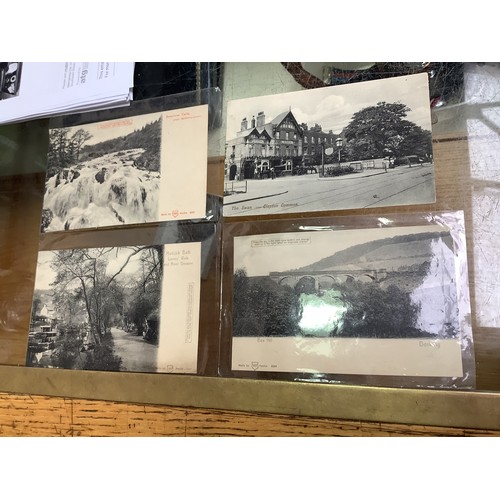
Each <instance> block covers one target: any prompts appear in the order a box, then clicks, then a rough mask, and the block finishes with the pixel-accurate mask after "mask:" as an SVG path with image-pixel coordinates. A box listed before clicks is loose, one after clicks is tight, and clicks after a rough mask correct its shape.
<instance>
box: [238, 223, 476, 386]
mask: <svg viewBox="0 0 500 500" xmlns="http://www.w3.org/2000/svg"><path fill="white" fill-rule="evenodd" d="M318 229H321V228H318ZM455 246H456V240H455V235H454V234H453V233H452V231H451V229H447V228H446V227H444V226H443V225H437V224H430V225H419V226H407V227H379V228H370V229H345V230H343V229H339V230H334V231H333V230H331V229H328V230H315V231H312V230H304V231H300V232H283V233H275V234H262V235H251V236H239V237H235V238H234V275H233V302H232V362H231V364H232V367H231V369H232V370H233V371H244V372H252V371H254V372H256V371H263V372H284V373H297V372H302V373H316V374H348V375H391V376H414V377H462V376H463V375H464V369H463V364H462V349H463V346H464V342H465V341H464V339H466V338H467V339H469V338H470V336H471V332H470V325H468V323H467V321H468V320H469V316H470V306H469V299H468V286H467V273H466V265H465V266H464V265H463V261H464V255H461V256H460V258H457V250H456V248H455ZM464 268H465V271H464ZM464 273H465V274H464Z"/></svg>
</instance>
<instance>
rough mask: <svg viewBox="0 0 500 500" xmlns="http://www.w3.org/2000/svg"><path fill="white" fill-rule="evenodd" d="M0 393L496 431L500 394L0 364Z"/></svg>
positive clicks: (499, 428)
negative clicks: (51, 368) (73, 369)
mask: <svg viewBox="0 0 500 500" xmlns="http://www.w3.org/2000/svg"><path fill="white" fill-rule="evenodd" d="M0 381H1V382H0V391H3V392H15V393H27V394H38V395H45V396H58V397H71V398H82V399H99V400H107V401H120V402H133V403H141V404H159V405H168V406H185V407H199V408H211V409H221V410H237V411H248V412H257V413H280V414H286V415H300V416H308V417H328V418H336V419H346V420H364V421H372V422H388V423H402V424H416V425H432V426H443V427H459V428H471V429H472V428H473V429H489V430H500V394H497V393H490V392H479V391H458V390H457V391H455V390H434V389H433V390H429V389H398V388H383V387H363V386H347V385H335V386H331V385H325V384H317V383H307V382H282V381H263V380H259V381H257V380H244V379H228V378H218V377H200V376H190V375H168V374H146V373H134V374H126V373H113V372H90V371H71V370H57V369H53V370H50V369H44V368H26V367H15V366H0Z"/></svg>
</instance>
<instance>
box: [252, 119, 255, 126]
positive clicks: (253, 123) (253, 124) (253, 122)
mask: <svg viewBox="0 0 500 500" xmlns="http://www.w3.org/2000/svg"><path fill="white" fill-rule="evenodd" d="M252 128H255V116H252Z"/></svg>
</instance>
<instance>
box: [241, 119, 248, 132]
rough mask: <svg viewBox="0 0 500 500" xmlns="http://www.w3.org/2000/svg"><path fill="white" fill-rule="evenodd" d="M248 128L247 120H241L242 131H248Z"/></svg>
mask: <svg viewBox="0 0 500 500" xmlns="http://www.w3.org/2000/svg"><path fill="white" fill-rule="evenodd" d="M247 127H248V124H247V119H246V117H245V118H243V120H241V131H243V130H246V129H247Z"/></svg>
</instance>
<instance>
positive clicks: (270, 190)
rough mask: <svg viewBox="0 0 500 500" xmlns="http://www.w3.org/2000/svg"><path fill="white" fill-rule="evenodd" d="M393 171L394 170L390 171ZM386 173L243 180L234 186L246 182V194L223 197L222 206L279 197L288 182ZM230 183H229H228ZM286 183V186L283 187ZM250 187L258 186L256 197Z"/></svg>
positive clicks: (361, 176) (349, 177) (381, 171)
mask: <svg viewBox="0 0 500 500" xmlns="http://www.w3.org/2000/svg"><path fill="white" fill-rule="evenodd" d="M391 170H394V169H391ZM385 173H386V172H385V171H384V170H381V169H377V170H376V171H370V172H369V173H368V171H366V170H365V171H363V172H354V173H352V174H345V175H339V176H337V177H320V176H319V174H304V175H297V176H293V177H290V176H286V177H276V178H275V179H245V180H243V181H234V182H235V184H236V185H241V184H243V183H244V182H245V181H246V182H247V187H248V189H247V192H246V193H234V194H231V195H227V196H225V197H224V205H232V204H234V203H240V202H242V201H254V200H260V199H263V198H269V197H272V196H279V195H280V194H284V193H286V192H287V191H288V190H287V186H288V185H290V182H314V181H317V182H332V181H334V182H338V181H346V180H350V179H354V178H355V179H363V178H366V177H373V176H375V175H383V174H385ZM229 182H231V181H229ZM285 183H286V185H284V184H285ZM252 185H254V186H258V188H259V189H258V193H259V195H258V196H252Z"/></svg>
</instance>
